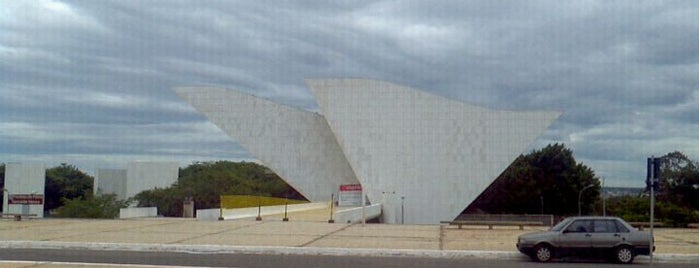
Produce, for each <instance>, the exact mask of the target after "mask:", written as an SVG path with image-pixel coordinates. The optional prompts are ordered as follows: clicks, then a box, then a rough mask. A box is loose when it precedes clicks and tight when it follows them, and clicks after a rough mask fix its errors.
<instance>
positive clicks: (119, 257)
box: [0, 249, 696, 268]
mask: <svg viewBox="0 0 699 268" xmlns="http://www.w3.org/2000/svg"><path fill="white" fill-rule="evenodd" d="M0 260H5V261H7V260H17V261H41V262H71V263H111V264H136V265H163V266H197V267H202V266H206V267H246V268H255V267H289V268H294V267H332V268H345V267H346V268H356V267H454V268H456V267H458V268H463V267H491V268H512V267H514V268H516V267H523V268H525V267H554V266H555V267H561V266H566V267H580V268H599V266H604V267H627V268H628V267H629V266H628V265H617V264H608V263H598V262H597V263H595V262H593V263H589V262H557V263H555V264H553V265H552V264H541V263H534V262H530V261H526V260H488V259H475V258H458V259H448V258H419V257H417V258H416V257H354V256H302V255H266V254H259V255H245V254H189V253H172V252H133V251H90V250H57V249H3V250H2V251H0ZM640 265H641V266H647V264H640ZM654 267H660V268H684V267H687V268H689V267H696V263H693V264H692V263H689V264H682V263H657V264H654Z"/></svg>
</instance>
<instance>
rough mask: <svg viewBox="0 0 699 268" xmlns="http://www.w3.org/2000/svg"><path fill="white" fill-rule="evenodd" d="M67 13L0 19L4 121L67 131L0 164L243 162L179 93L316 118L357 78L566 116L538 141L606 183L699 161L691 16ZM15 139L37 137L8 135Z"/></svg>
mask: <svg viewBox="0 0 699 268" xmlns="http://www.w3.org/2000/svg"><path fill="white" fill-rule="evenodd" d="M64 3H65V5H63V6H62V5H60V2H50V1H32V2H21V1H18V2H17V3H15V2H12V3H11V4H8V5H6V7H7V10H9V13H8V14H4V13H1V12H2V11H0V94H1V95H2V96H3V97H2V98H0V114H1V115H2V117H0V124H15V126H17V124H19V125H22V124H25V126H26V125H41V124H44V125H45V127H46V128H47V131H48V132H49V133H52V131H53V133H58V134H56V135H55V137H54V138H55V140H43V139H40V138H41V136H37V137H34V138H32V137H27V139H28V140H27V141H26V142H8V141H3V142H4V143H3V144H0V146H2V147H0V148H5V149H3V150H5V151H3V155H8V156H9V155H12V156H14V157H19V156H22V155H32V154H37V155H40V154H42V153H46V154H56V155H63V156H65V155H67V154H76V155H78V154H80V155H90V154H94V155H95V157H97V156H100V157H101V158H100V159H101V160H100V161H99V163H101V164H104V163H107V162H109V160H106V159H111V158H110V157H108V156H105V155H109V154H112V155H115V158H114V159H125V158H126V157H136V156H139V155H140V156H144V157H145V156H152V157H159V156H163V155H169V154H173V155H177V156H178V157H186V156H185V155H187V154H192V155H193V156H192V157H193V158H197V159H212V158H217V157H220V158H229V159H233V158H245V157H247V155H245V153H244V152H242V150H241V148H240V147H239V146H238V145H237V144H235V142H234V141H231V140H229V139H228V138H226V137H225V136H224V135H223V134H221V133H216V132H215V131H214V132H211V127H212V126H211V125H208V126H207V125H206V124H204V123H203V122H205V118H204V117H203V116H201V115H199V114H197V113H196V112H195V111H194V110H193V109H191V108H190V107H188V106H187V105H186V104H185V103H184V102H182V101H181V100H179V99H178V98H177V97H176V96H175V94H174V93H173V92H172V91H171V90H170V88H172V87H175V86H189V85H211V86H219V87H226V88H231V89H236V90H242V91H246V92H249V93H251V94H254V95H257V96H261V97H264V98H268V99H272V100H274V101H278V102H281V103H284V104H288V105H292V106H297V107H302V108H304V109H309V110H315V109H317V105H316V104H315V102H314V100H313V98H312V95H311V94H310V92H309V91H308V89H307V88H306V86H305V85H304V82H303V79H304V78H324V77H362V78H373V79H380V80H387V81H391V82H394V83H399V84H404V85H407V86H411V87H415V88H419V89H424V90H427V91H429V92H431V93H434V94H437V95H441V96H445V97H449V98H455V99H459V100H462V101H466V102H469V103H472V104H477V105H482V106H486V107H490V108H497V109H510V110H524V109H534V110H550V109H556V110H561V111H563V112H564V115H563V116H562V117H561V118H560V119H559V122H557V123H556V124H554V126H553V128H552V129H551V130H550V131H549V132H547V133H546V134H545V135H544V136H543V137H542V138H541V139H540V140H539V141H537V143H536V144H540V145H545V144H544V143H546V142H565V143H567V144H570V145H571V146H572V147H574V149H575V153H576V155H578V156H579V158H580V159H584V160H585V161H586V162H587V163H590V164H591V165H593V168H596V170H597V172H598V174H602V175H605V176H607V175H608V176H607V178H608V179H611V180H615V179H616V180H619V181H633V178H634V177H636V176H638V175H639V173H638V172H636V171H634V170H633V169H634V168H636V167H637V166H635V164H630V163H632V162H633V163H635V162H636V161H637V159H644V155H646V154H648V153H655V154H660V153H663V152H662V151H668V152H669V151H674V150H682V149H683V148H687V150H690V151H686V152H685V153H687V154H689V155H690V157H691V156H699V149H693V147H691V146H681V145H682V142H690V143H691V142H694V141H695V139H696V138H697V137H696V136H693V135H689V134H683V133H688V132H692V131H693V129H694V127H695V126H696V125H697V120H698V119H697V118H699V116H697V114H696V112H695V111H696V109H695V108H696V107H697V105H696V103H697V102H696V94H695V93H694V92H695V91H696V84H697V81H698V80H697V76H696V71H697V68H696V63H697V59H698V58H697V55H699V53H698V52H699V51H697V46H694V45H693V44H696V43H698V42H696V41H697V40H696V38H697V36H699V35H697V34H696V33H697V31H698V29H699V26H698V25H697V22H696V21H697V20H696V15H697V14H699V12H698V10H699V5H698V4H697V3H695V2H692V1H687V2H682V1H676V2H661V3H658V2H637V1H628V2H625V1H615V2H607V1H583V2H572V3H559V2H551V1H514V2H513V1H477V2H463V1H440V2H425V1H379V2H376V1H331V2H318V1H278V2H277V1H273V2H267V1H264V2H228V1H149V2H145V3H144V2H138V1H66V2H64ZM61 124H67V125H71V126H73V127H75V128H76V129H79V131H80V133H81V135H84V137H81V139H78V140H76V139H73V138H71V137H72V135H71V134H61V133H66V132H70V131H68V130H65V129H64V128H61V127H60V125H61ZM163 124H164V125H163ZM173 126H178V127H173ZM186 126H190V127H189V128H188V127H186ZM669 129H672V130H673V131H668V130H669ZM629 130H634V131H629ZM12 131H15V132H14V133H15V134H17V133H26V134H27V135H29V136H31V135H38V134H37V133H35V132H22V131H26V129H25V130H22V129H12V128H9V129H6V130H5V131H4V132H0V135H9V136H8V137H15V136H17V135H14V134H13V133H12ZM207 135H211V136H212V137H213V138H211V139H206V138H204V139H201V138H198V139H194V140H191V141H190V142H187V139H186V138H184V139H183V137H190V136H192V137H194V136H196V137H201V136H207ZM139 137H142V138H139ZM646 145H648V146H646ZM675 146H679V147H682V148H675ZM658 151H660V152H658ZM33 152H36V153H33ZM117 155H118V156H119V157H116V156H117ZM207 157H208V158H207ZM88 158H89V157H79V158H78V159H79V160H80V161H81V162H83V163H87V162H89V161H86V160H85V159H88ZM180 159H182V158H180ZM7 161H13V160H12V159H0V162H7ZM641 169H642V167H641Z"/></svg>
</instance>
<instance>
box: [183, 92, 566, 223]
mask: <svg viewBox="0 0 699 268" xmlns="http://www.w3.org/2000/svg"><path fill="white" fill-rule="evenodd" d="M307 83H308V85H309V86H310V87H311V90H312V91H313V94H314V95H315V96H316V99H317V102H318V105H319V106H320V108H321V109H322V112H323V115H322V116H321V115H317V114H315V113H312V112H307V111H302V110H298V109H295V108H291V107H286V106H283V105H279V104H275V103H272V102H270V101H267V100H263V99H260V98H256V97H253V96H250V95H247V94H243V93H238V92H235V91H229V90H225V89H215V88H178V89H175V91H176V92H177V93H178V95H179V96H180V97H182V98H183V99H184V100H186V101H187V102H189V103H190V104H191V105H192V106H194V107H195V108H196V109H197V110H198V111H199V112H201V113H203V114H205V115H206V116H207V117H208V118H209V119H210V120H211V121H212V122H213V123H214V124H216V125H217V126H219V127H220V128H221V129H223V131H225V132H226V133H227V134H228V135H230V136H231V137H233V138H234V139H235V140H236V141H238V142H239V143H241V145H242V146H243V147H245V148H246V149H248V150H249V151H250V153H252V154H253V155H255V156H256V157H258V158H259V160H261V161H262V162H263V163H264V164H265V165H267V166H268V167H270V168H271V169H273V170H274V171H275V172H276V173H277V174H278V175H279V176H281V177H282V178H283V179H285V180H286V181H287V182H288V183H289V184H290V185H291V186H293V187H294V188H296V189H297V190H298V191H299V192H300V193H301V194H303V195H304V196H305V197H306V198H308V199H309V200H311V201H323V200H328V195H329V194H328V193H331V192H334V193H336V192H337V191H338V186H339V185H344V184H353V183H361V185H362V188H363V189H364V191H365V193H366V194H367V195H368V199H369V201H370V202H371V203H372V204H378V203H381V204H382V205H383V216H382V220H383V221H384V222H386V223H400V222H404V223H437V222H439V221H440V220H451V219H453V218H455V217H456V216H458V215H459V213H461V211H462V210H463V209H464V208H465V207H467V206H468V205H469V204H470V203H471V202H472V201H473V200H474V199H475V198H476V197H477V196H478V195H479V194H480V193H481V192H482V191H483V190H485V189H486V188H487V186H488V185H490V183H492V181H493V180H494V179H495V178H496V177H497V176H498V175H499V174H500V173H501V172H502V171H503V170H504V169H505V168H507V166H508V165H509V164H510V163H511V162H512V161H513V160H514V159H515V158H516V157H517V155H519V154H521V153H523V151H524V150H526V148H527V146H528V145H529V144H530V143H531V142H532V141H534V140H535V139H536V138H537V137H538V136H539V135H541V134H542V133H543V132H544V131H545V130H546V128H548V126H549V125H550V124H551V123H552V122H553V121H554V120H555V119H556V118H558V116H560V112H525V111H497V110H490V109H486V108H482V107H477V106H473V105H468V104H465V103H463V102H459V101H455V100H450V99H447V98H444V97H440V96H435V95H431V94H428V93H425V92H422V91H419V90H416V89H412V88H408V87H404V86H399V85H395V84H391V83H387V82H382V81H375V80H366V79H330V80H308V81H307Z"/></svg>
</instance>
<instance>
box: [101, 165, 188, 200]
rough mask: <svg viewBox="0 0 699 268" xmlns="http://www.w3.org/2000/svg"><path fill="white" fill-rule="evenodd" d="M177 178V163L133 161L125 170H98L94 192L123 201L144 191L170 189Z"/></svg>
mask: <svg viewBox="0 0 699 268" xmlns="http://www.w3.org/2000/svg"><path fill="white" fill-rule="evenodd" d="M178 177H179V165H178V163H177V162H155V161H135V162H130V163H128V165H127V168H126V169H98V170H97V177H96V178H95V184H94V187H95V188H94V192H95V193H98V194H116V195H117V198H119V199H121V200H125V199H127V198H131V197H134V196H135V195H136V194H138V193H140V192H142V191H145V190H151V189H154V188H166V187H170V186H172V184H173V183H175V182H177V178H178Z"/></svg>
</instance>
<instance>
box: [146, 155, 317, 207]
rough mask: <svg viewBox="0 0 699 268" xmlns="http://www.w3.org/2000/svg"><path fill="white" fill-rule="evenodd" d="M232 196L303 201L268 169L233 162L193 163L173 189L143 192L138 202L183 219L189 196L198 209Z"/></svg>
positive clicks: (256, 165)
mask: <svg viewBox="0 0 699 268" xmlns="http://www.w3.org/2000/svg"><path fill="white" fill-rule="evenodd" d="M230 194H247V195H262V196H273V197H287V198H290V199H301V200H303V199H304V198H303V196H301V194H299V193H298V192H297V191H296V190H294V189H293V188H291V187H290V186H289V185H288V184H286V182H284V181H283V180H282V179H281V178H279V176H277V175H276V174H274V172H272V171H270V170H269V169H268V168H267V167H265V166H262V165H259V164H256V163H250V162H230V161H218V162H203V163H199V162H198V163H193V164H192V165H190V166H188V167H186V168H184V169H181V170H180V176H179V179H178V181H177V183H175V184H173V185H172V186H171V187H168V188H162V189H153V190H148V191H143V192H141V193H139V194H137V195H136V197H135V199H136V200H138V206H141V207H147V206H157V207H158V212H159V213H161V214H162V215H164V216H181V215H182V202H183V201H184V199H185V198H187V197H191V198H192V199H193V201H194V205H195V206H196V209H207V208H218V207H219V206H220V201H219V197H220V196H221V195H230Z"/></svg>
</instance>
